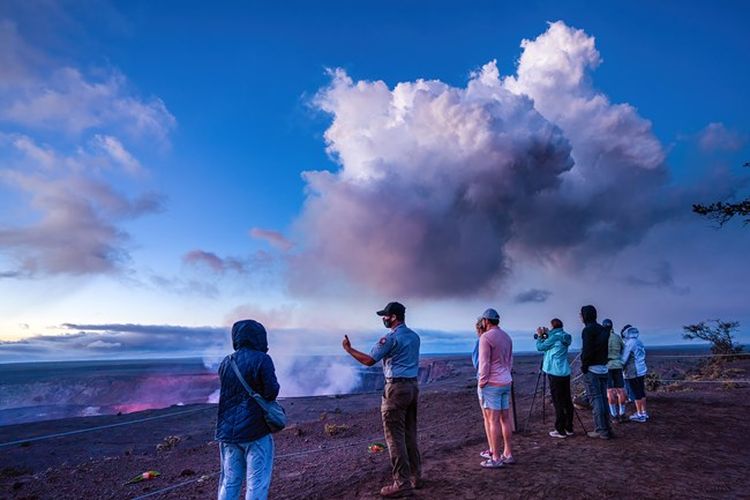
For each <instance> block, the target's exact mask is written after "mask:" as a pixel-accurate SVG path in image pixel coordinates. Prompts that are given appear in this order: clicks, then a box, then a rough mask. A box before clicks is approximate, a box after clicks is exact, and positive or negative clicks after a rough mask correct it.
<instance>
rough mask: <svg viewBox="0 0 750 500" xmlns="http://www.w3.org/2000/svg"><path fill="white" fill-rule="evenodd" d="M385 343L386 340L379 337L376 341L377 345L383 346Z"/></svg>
mask: <svg viewBox="0 0 750 500" xmlns="http://www.w3.org/2000/svg"><path fill="white" fill-rule="evenodd" d="M386 342H388V339H387V338H385V337H381V338H380V340H379V341H378V344H380V345H385V343H386Z"/></svg>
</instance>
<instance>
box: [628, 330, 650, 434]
mask: <svg viewBox="0 0 750 500" xmlns="http://www.w3.org/2000/svg"><path fill="white" fill-rule="evenodd" d="M639 335H640V333H639V332H638V328H635V327H633V326H630V325H626V326H625V327H624V328H623V339H624V341H625V346H624V347H623V349H622V357H621V359H622V362H623V363H624V365H625V367H624V368H623V374H624V376H625V382H626V383H627V384H628V385H629V386H630V389H631V391H632V392H633V399H635V409H636V412H635V413H633V414H632V415H631V416H630V420H631V421H633V422H640V423H644V422H646V421H648V413H647V412H646V384H645V377H646V373H647V372H648V367H647V366H646V348H645V347H644V345H643V342H641V339H639V338H638V336H639Z"/></svg>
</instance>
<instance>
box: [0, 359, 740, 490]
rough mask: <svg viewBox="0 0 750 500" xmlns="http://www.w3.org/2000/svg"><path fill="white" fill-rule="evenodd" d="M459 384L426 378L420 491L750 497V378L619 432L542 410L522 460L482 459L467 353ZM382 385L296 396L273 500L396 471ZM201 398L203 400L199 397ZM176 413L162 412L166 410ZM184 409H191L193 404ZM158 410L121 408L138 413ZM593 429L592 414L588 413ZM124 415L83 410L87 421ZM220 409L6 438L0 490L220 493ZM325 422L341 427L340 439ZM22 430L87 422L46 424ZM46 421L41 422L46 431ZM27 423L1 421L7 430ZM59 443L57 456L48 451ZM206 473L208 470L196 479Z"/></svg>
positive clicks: (523, 377)
mask: <svg viewBox="0 0 750 500" xmlns="http://www.w3.org/2000/svg"><path fill="white" fill-rule="evenodd" d="M537 363H538V361H534V360H533V359H530V360H526V361H523V360H519V361H517V363H516V392H517V396H518V405H517V415H518V420H519V427H521V428H523V427H524V422H525V420H526V416H527V412H528V407H529V404H530V401H531V397H530V393H531V392H533V388H534V382H535V380H536V375H535V369H536V366H537ZM456 367H457V370H456V375H455V376H454V377H452V378H451V379H450V380H446V381H441V382H438V383H435V384H430V385H428V386H425V387H424V388H423V391H422V395H421V397H420V416H419V425H420V445H421V450H422V455H423V460H424V474H425V479H426V485H425V488H424V489H422V490H419V491H417V492H416V496H417V497H418V498H431V499H432V498H467V499H471V498H484V497H487V496H488V495H497V496H502V497H504V498H604V497H617V498H750V494H749V493H748V492H750V477H749V476H748V474H747V469H748V466H750V454H749V453H748V448H749V445H750V423H749V422H748V418H747V415H748V410H749V409H750V408H749V407H750V397H749V396H750V386H748V385H745V386H744V387H743V386H736V387H732V388H727V387H724V386H723V385H720V384H706V385H698V384H696V385H695V386H687V385H686V387H689V388H693V387H695V389H694V390H678V391H670V392H666V391H665V392H655V393H649V398H648V404H649V412H650V413H651V415H652V418H651V420H650V421H649V422H648V423H646V424H638V423H627V424H618V425H616V426H615V432H616V436H617V437H616V439H614V440H611V441H602V440H598V439H590V438H587V437H586V436H585V435H583V433H582V432H581V430H580V425H579V424H578V422H576V433H577V434H576V436H574V437H572V438H568V439H564V440H557V439H553V438H550V437H549V436H547V432H548V431H549V430H551V428H552V427H551V425H550V420H549V419H550V413H551V412H552V410H551V406H550V405H548V407H547V412H548V413H547V419H548V420H547V423H546V424H543V423H542V422H541V411H535V412H534V415H533V416H532V420H531V422H530V425H529V433H528V434H524V433H522V432H517V433H516V434H514V436H513V448H514V453H513V454H514V456H515V457H516V459H517V461H518V463H517V464H515V465H512V466H506V467H504V468H502V469H496V470H484V469H481V468H480V467H479V462H480V461H481V458H480V457H479V452H480V451H481V450H482V449H484V448H486V443H485V439H484V432H483V428H482V424H481V417H480V413H479V408H478V404H477V401H476V392H475V389H474V387H473V385H472V380H471V369H470V367H469V365H468V363H465V362H463V361H457V362H456ZM733 367H734V368H735V370H736V371H735V372H734V378H743V379H747V378H748V372H749V371H750V370H749V369H750V361H747V362H744V361H743V362H735V363H734V364H733ZM378 399H379V396H378V395H377V394H369V395H354V396H344V397H322V398H299V399H295V400H293V401H292V400H288V401H287V402H286V407H287V408H288V409H289V413H290V416H291V418H292V420H293V421H295V422H298V423H296V424H294V425H293V426H292V427H291V428H290V429H287V430H285V431H283V432H281V433H279V434H277V435H275V439H276V455H277V458H276V461H275V467H274V477H273V482H272V485H271V497H272V498H300V499H301V498H378V491H379V489H380V487H381V486H383V485H385V484H387V482H388V480H389V463H388V457H387V452H385V453H380V454H375V455H373V454H369V453H368V451H367V444H368V443H370V442H373V441H381V442H382V441H383V439H382V428H381V424H380V420H379V412H378V406H377V405H378V402H379V401H378ZM196 408H200V407H196ZM184 409H186V408H179V409H175V408H173V409H167V410H162V411H161V413H169V412H174V411H177V410H180V411H181V410H184ZM188 409H189V408H188ZM158 414H160V412H156V411H154V412H143V413H141V414H137V415H129V416H124V417H129V418H142V417H143V416H149V415H158ZM579 414H580V416H581V417H582V419H583V423H584V425H585V426H586V427H587V428H588V429H589V430H590V429H591V427H592V425H591V415H590V412H589V411H579ZM114 418H116V417H97V418H96V419H85V423H86V425H85V426H90V425H101V424H102V423H111V422H112V421H113V420H112V419H114ZM214 418H215V415H214V410H213V408H208V409H207V410H206V411H199V412H196V413H193V414H189V415H183V416H179V417H172V418H167V419H162V420H156V421H152V422H146V423H142V424H135V425H132V426H127V427H118V428H114V429H109V430H104V431H97V432H91V433H86V434H80V435H78V436H71V437H65V438H57V439H54V440H49V441H40V442H34V443H31V444H30V445H28V446H13V447H6V448H0V497H3V498H18V499H21V498H27V499H32V498H134V497H138V496H139V495H144V494H149V493H155V492H157V491H160V490H162V489H163V488H166V487H169V486H178V487H176V488H174V489H172V490H169V491H166V492H163V493H160V494H158V495H155V496H153V497H151V498H174V499H178V498H180V499H181V498H212V497H215V494H216V489H217V480H218V474H217V468H218V449H217V445H216V443H213V442H212V441H211V436H212V432H213V425H214ZM325 424H338V425H346V426H348V428H347V429H345V430H343V431H341V432H340V433H338V434H336V435H334V436H328V435H327V434H326V433H325V430H324V428H325ZM34 425H35V426H36V427H34V428H33V429H29V428H28V427H26V428H24V429H23V430H25V431H26V433H24V434H23V435H24V436H30V435H40V434H44V433H45V432H50V431H51V429H54V431H55V432H59V431H60V430H61V429H63V428H64V427H65V426H68V427H71V428H80V427H84V425H82V422H81V421H80V419H72V421H64V422H62V423H60V422H58V423H54V422H50V423H41V422H40V423H38V424H34ZM45 426H46V427H45ZM20 431H21V429H9V428H0V440H1V441H7V440H8V439H9V436H11V435H13V434H15V435H19V433H20ZM169 435H177V436H180V438H181V440H180V442H179V443H177V445H176V446H175V447H174V448H173V449H170V450H166V451H156V449H155V444H156V443H158V442H159V441H161V440H162V439H163V438H164V437H166V436H169ZM52 453H54V455H52ZM149 469H155V470H158V471H160V472H161V473H162V476H160V477H159V478H157V479H154V480H152V481H148V482H144V483H139V484H135V485H125V484H124V483H125V482H126V481H127V480H128V479H129V478H131V477H133V476H135V475H137V474H139V473H141V472H143V471H146V470H149ZM201 478H202V479H201Z"/></svg>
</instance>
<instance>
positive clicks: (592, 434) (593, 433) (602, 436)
mask: <svg viewBox="0 0 750 500" xmlns="http://www.w3.org/2000/svg"><path fill="white" fill-rule="evenodd" d="M586 435H587V436H588V437H590V438H599V439H612V438H613V437H615V436H614V434H612V433H611V432H610V433H607V434H599V433H598V432H596V431H591V432H587V433H586Z"/></svg>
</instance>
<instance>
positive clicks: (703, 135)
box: [698, 122, 747, 151]
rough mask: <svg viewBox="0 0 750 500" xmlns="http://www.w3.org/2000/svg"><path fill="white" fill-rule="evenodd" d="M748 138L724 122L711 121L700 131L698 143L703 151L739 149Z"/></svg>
mask: <svg viewBox="0 0 750 500" xmlns="http://www.w3.org/2000/svg"><path fill="white" fill-rule="evenodd" d="M745 142H747V138H746V137H744V136H743V135H742V134H740V133H739V132H737V131H734V130H730V129H728V128H727V127H726V125H724V124H723V123H720V122H719V123H716V122H713V123H709V124H708V125H706V128H704V129H703V130H701V131H700V132H699V133H698V145H699V146H700V148H701V149H702V150H703V151H738V150H740V149H742V147H743V146H744V145H745Z"/></svg>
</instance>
